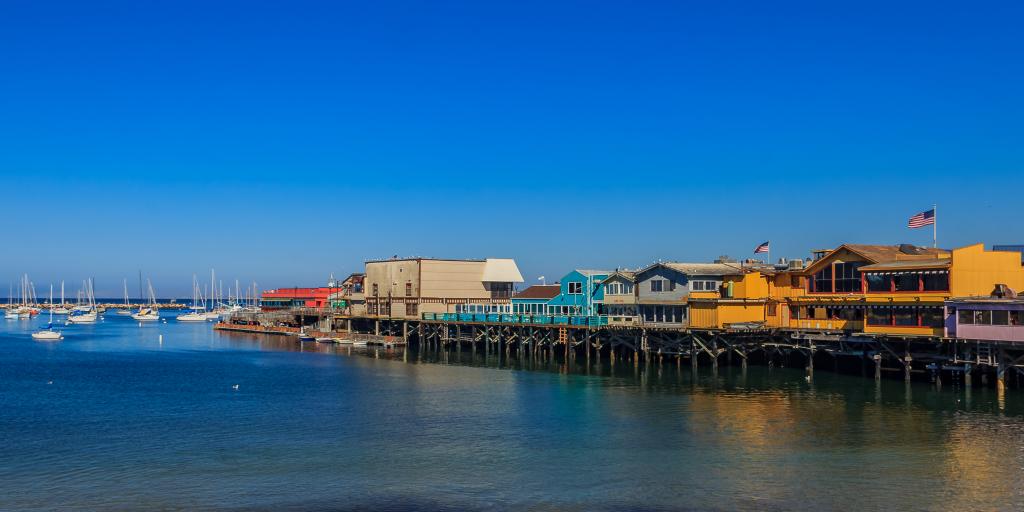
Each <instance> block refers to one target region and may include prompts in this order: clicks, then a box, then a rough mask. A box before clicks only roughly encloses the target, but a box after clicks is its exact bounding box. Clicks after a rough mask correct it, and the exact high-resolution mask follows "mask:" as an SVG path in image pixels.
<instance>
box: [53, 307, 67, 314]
mask: <svg viewBox="0 0 1024 512" xmlns="http://www.w3.org/2000/svg"><path fill="white" fill-rule="evenodd" d="M50 311H52V312H53V314H55V315H66V314H68V313H70V311H68V308H65V307H60V306H58V307H55V308H53V309H51V310H50Z"/></svg>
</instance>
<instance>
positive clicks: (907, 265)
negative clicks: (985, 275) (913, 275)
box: [860, 258, 953, 272]
mask: <svg viewBox="0 0 1024 512" xmlns="http://www.w3.org/2000/svg"><path fill="white" fill-rule="evenodd" d="M952 263H953V260H950V259H949V258H942V259H931V260H911V261H888V262H885V263H872V264H871V265H864V266H863V267H860V271H861V272H871V271H879V270H918V269H933V268H949V267H950V265H951V264H952Z"/></svg>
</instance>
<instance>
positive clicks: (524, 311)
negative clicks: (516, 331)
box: [512, 284, 562, 315]
mask: <svg viewBox="0 0 1024 512" xmlns="http://www.w3.org/2000/svg"><path fill="white" fill-rule="evenodd" d="M561 289H562V287H561V286H560V285H557V284H546V285H545V284H537V285H533V286H531V287H529V288H527V289H525V290H523V291H521V292H519V293H517V294H515V295H513V296H512V314H515V315H546V314H547V306H548V302H550V301H551V299H553V298H555V297H557V296H558V294H559V293H561Z"/></svg>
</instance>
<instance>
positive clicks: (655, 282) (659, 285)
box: [651, 279, 665, 292]
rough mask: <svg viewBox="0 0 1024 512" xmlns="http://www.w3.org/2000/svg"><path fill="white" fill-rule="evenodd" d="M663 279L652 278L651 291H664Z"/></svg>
mask: <svg viewBox="0 0 1024 512" xmlns="http://www.w3.org/2000/svg"><path fill="white" fill-rule="evenodd" d="M664 289H665V281H664V280H663V279H652V280H651V291H652V292H661V291H665V290H664Z"/></svg>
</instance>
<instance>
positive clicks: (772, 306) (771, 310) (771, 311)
mask: <svg viewBox="0 0 1024 512" xmlns="http://www.w3.org/2000/svg"><path fill="white" fill-rule="evenodd" d="M777 308H778V304H776V303H774V302H769V303H768V316H775V315H776V314H778V311H777Z"/></svg>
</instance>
